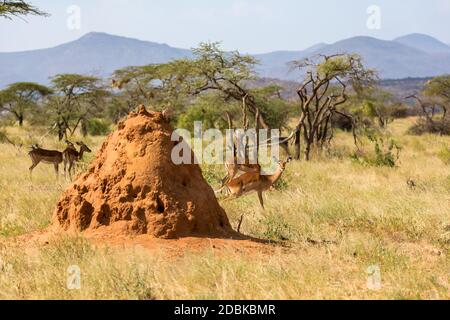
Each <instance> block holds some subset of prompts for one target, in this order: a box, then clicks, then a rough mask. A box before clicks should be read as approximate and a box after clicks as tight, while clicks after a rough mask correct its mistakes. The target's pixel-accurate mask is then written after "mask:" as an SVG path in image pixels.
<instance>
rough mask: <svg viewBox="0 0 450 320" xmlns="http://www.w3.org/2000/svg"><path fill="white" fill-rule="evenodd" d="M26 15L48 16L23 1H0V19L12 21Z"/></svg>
mask: <svg viewBox="0 0 450 320" xmlns="http://www.w3.org/2000/svg"><path fill="white" fill-rule="evenodd" d="M26 15H37V16H48V14H47V13H46V12H44V11H41V10H40V9H39V8H37V7H35V6H33V5H32V4H31V3H29V2H28V1H24V0H0V17H3V18H6V19H12V18H13V17H21V16H26Z"/></svg>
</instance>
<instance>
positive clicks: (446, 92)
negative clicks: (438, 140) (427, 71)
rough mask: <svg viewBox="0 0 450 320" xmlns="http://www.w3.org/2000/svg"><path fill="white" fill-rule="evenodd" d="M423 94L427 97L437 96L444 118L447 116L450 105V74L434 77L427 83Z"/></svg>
mask: <svg viewBox="0 0 450 320" xmlns="http://www.w3.org/2000/svg"><path fill="white" fill-rule="evenodd" d="M423 94H424V95H425V96H427V97H431V98H433V97H435V98H437V99H438V100H439V101H438V103H439V106H440V108H441V109H442V112H443V113H442V119H445V118H446V117H447V112H448V108H449V107H450V75H445V76H440V77H436V78H433V79H432V80H430V81H428V82H427V83H426V84H425V88H424V90H423Z"/></svg>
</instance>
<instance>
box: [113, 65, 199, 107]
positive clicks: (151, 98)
mask: <svg viewBox="0 0 450 320" xmlns="http://www.w3.org/2000/svg"><path fill="white" fill-rule="evenodd" d="M189 70H190V64H189V63H188V62H187V61H185V60H176V61H173V62H170V63H166V64H155V65H147V66H139V67H127V68H123V69H119V70H117V71H115V72H114V75H113V78H114V79H113V80H112V85H113V87H114V88H117V89H119V90H121V94H120V95H121V96H122V97H123V100H124V101H126V103H127V107H128V109H129V111H130V110H132V109H133V108H135V107H136V106H137V105H139V104H152V105H154V106H156V107H158V106H159V107H162V106H165V107H171V108H173V109H178V108H181V107H182V106H183V105H184V104H185V102H186V98H187V93H186V92H185V90H183V86H184V79H185V77H187V75H188V74H189Z"/></svg>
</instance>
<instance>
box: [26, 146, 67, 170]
mask: <svg viewBox="0 0 450 320" xmlns="http://www.w3.org/2000/svg"><path fill="white" fill-rule="evenodd" d="M31 148H32V149H33V150H31V151H30V152H29V153H28V155H29V156H30V158H31V161H32V162H33V164H32V165H31V167H30V169H29V170H30V176H31V175H32V173H33V169H34V168H36V166H37V165H38V164H39V163H41V162H43V163H46V164H53V166H54V167H55V172H56V177H58V173H59V165H60V164H61V163H62V162H63V154H62V152H59V151H56V150H45V149H42V148H40V147H39V146H38V145H33V146H32V147H31Z"/></svg>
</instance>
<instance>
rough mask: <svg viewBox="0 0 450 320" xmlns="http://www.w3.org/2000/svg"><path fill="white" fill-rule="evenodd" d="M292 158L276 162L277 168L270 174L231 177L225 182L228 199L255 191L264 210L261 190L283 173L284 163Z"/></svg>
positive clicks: (275, 181)
mask: <svg viewBox="0 0 450 320" xmlns="http://www.w3.org/2000/svg"><path fill="white" fill-rule="evenodd" d="M291 160H292V158H291V157H289V158H287V159H286V161H280V162H278V167H277V170H276V171H275V173H274V174H272V175H261V173H260V172H257V173H251V172H250V173H244V174H243V175H241V176H239V177H237V178H235V179H232V180H231V181H229V182H228V183H227V184H226V188H227V189H228V191H229V194H230V196H229V199H233V198H234V199H235V198H239V197H241V196H243V195H246V194H248V193H251V192H257V194H258V199H259V203H260V205H261V207H262V209H263V210H264V200H263V192H264V191H266V190H269V189H270V188H271V187H272V186H273V185H274V184H275V183H277V181H278V180H279V179H280V178H281V176H282V175H283V172H284V170H285V169H286V164H287V163H289V162H290V161H291Z"/></svg>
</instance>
